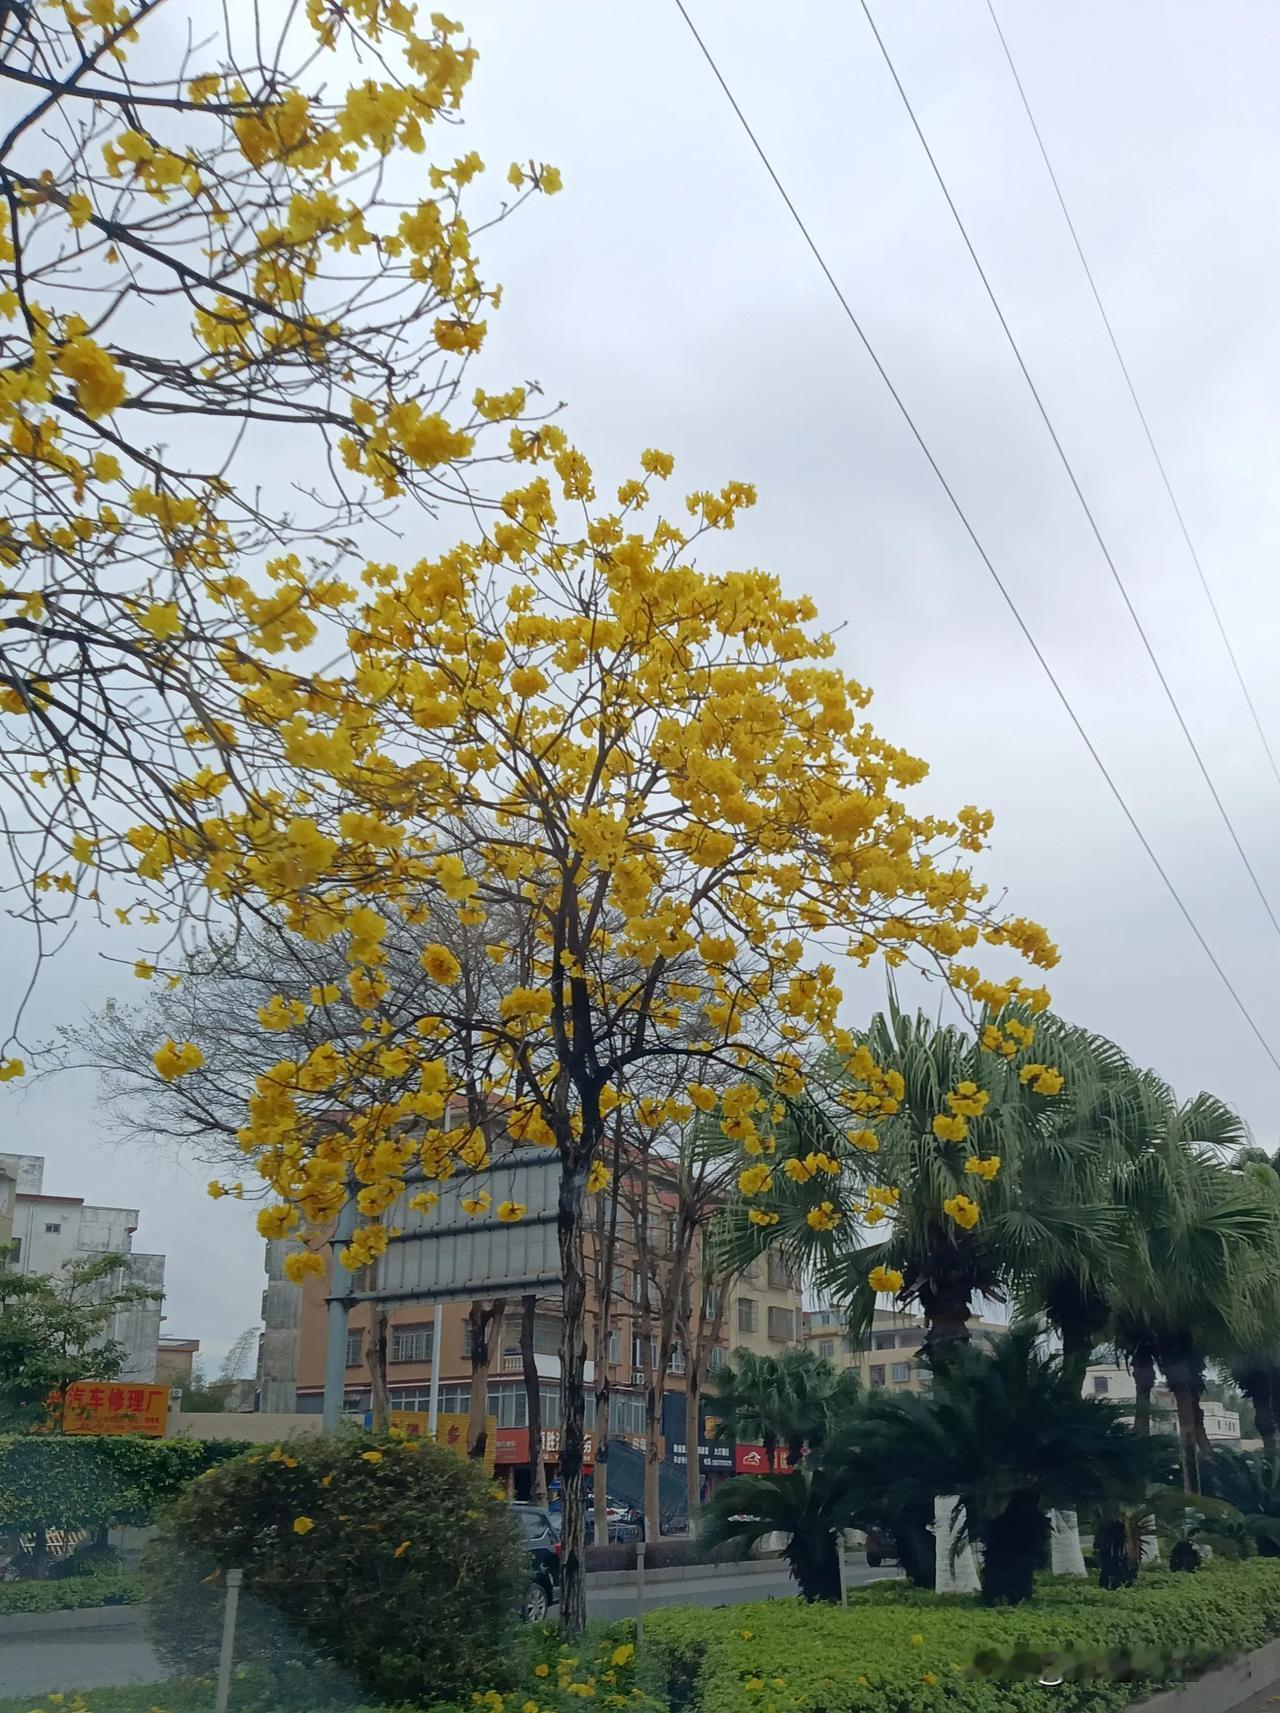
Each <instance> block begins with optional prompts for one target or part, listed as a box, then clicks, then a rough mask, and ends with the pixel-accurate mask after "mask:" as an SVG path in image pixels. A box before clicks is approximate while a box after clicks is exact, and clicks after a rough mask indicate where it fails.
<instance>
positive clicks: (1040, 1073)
mask: <svg viewBox="0 0 1280 1713" xmlns="http://www.w3.org/2000/svg"><path fill="white" fill-rule="evenodd" d="M1018 1080H1019V1082H1021V1083H1023V1084H1024V1085H1025V1084H1026V1083H1030V1084H1031V1086H1032V1088H1033V1089H1034V1090H1035V1092H1036V1093H1037V1094H1061V1093H1062V1085H1063V1082H1064V1080H1065V1079H1064V1078H1063V1075H1062V1072H1061V1071H1058V1070H1055V1069H1054V1068H1053V1067H1052V1066H1051V1065H1023V1067H1022V1069H1021V1070H1020V1071H1019V1072H1018Z"/></svg>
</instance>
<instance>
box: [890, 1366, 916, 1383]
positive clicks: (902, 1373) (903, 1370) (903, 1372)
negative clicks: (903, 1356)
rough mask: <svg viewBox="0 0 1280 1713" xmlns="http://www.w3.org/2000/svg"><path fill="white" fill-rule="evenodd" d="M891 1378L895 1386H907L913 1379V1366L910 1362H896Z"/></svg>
mask: <svg viewBox="0 0 1280 1713" xmlns="http://www.w3.org/2000/svg"><path fill="white" fill-rule="evenodd" d="M889 1378H890V1379H891V1380H892V1381H893V1383H894V1385H895V1386H902V1385H905V1384H906V1382H907V1381H908V1380H909V1379H910V1378H911V1364H910V1363H909V1362H895V1363H894V1364H893V1366H892V1367H891V1368H890V1370H889Z"/></svg>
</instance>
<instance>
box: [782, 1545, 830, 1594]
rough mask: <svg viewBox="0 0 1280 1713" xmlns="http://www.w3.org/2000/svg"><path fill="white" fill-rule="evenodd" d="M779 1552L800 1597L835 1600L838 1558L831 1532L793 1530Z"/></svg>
mask: <svg viewBox="0 0 1280 1713" xmlns="http://www.w3.org/2000/svg"><path fill="white" fill-rule="evenodd" d="M782 1556H783V1557H784V1558H785V1559H786V1561H787V1564H788V1565H789V1567H790V1570H791V1574H792V1576H794V1577H795V1579H796V1582H797V1583H798V1585H799V1588H800V1596H801V1598H802V1599H804V1600H808V1601H811V1602H812V1601H816V1600H829V1601H838V1600H839V1598H840V1559H839V1547H838V1537H837V1536H836V1535H835V1534H833V1533H831V1532H830V1531H829V1530H824V1531H822V1532H820V1533H819V1532H815V1533H813V1534H812V1535H809V1534H805V1533H796V1534H794V1535H792V1536H791V1539H790V1540H789V1541H788V1542H787V1544H786V1546H785V1547H784V1548H783V1551H782Z"/></svg>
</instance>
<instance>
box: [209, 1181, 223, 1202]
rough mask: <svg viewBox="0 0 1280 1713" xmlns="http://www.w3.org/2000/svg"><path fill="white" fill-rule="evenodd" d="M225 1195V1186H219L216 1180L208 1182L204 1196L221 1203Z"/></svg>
mask: <svg viewBox="0 0 1280 1713" xmlns="http://www.w3.org/2000/svg"><path fill="white" fill-rule="evenodd" d="M226 1193H227V1191H226V1186H225V1184H220V1183H219V1182H218V1180H217V1178H211V1179H210V1180H209V1183H208V1185H207V1186H206V1189H205V1194H206V1195H207V1196H208V1197H209V1198H210V1200H211V1201H221V1199H222V1197H223V1196H224V1195H226Z"/></svg>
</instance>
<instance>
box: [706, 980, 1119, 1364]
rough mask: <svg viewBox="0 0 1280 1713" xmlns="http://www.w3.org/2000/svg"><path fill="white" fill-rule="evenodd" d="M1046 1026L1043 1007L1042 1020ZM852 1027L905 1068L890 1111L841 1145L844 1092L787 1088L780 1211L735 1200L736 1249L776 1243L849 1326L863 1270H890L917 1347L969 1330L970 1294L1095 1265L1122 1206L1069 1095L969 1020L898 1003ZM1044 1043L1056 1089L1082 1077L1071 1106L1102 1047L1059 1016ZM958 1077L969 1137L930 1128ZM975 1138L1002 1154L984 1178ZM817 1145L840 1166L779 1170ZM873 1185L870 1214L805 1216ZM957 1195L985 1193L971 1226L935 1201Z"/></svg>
mask: <svg viewBox="0 0 1280 1713" xmlns="http://www.w3.org/2000/svg"><path fill="white" fill-rule="evenodd" d="M1046 1027H1047V1026H1046V1024H1045V1020H1044V1019H1040V1020H1038V1021H1037V1024H1036V1028H1037V1030H1039V1029H1042V1028H1046ZM1092 1039H1093V1038H1091V1037H1083V1036H1082V1037H1081V1041H1082V1042H1083V1043H1090V1042H1092ZM857 1040H858V1042H859V1043H860V1044H865V1045H866V1046H867V1048H868V1049H869V1051H870V1052H871V1055H872V1057H873V1058H874V1059H875V1060H876V1062H877V1063H878V1064H879V1065H881V1066H884V1067H888V1068H891V1069H892V1070H893V1071H895V1072H896V1073H897V1074H898V1075H899V1076H900V1077H901V1079H902V1098H901V1101H900V1103H899V1107H898V1110H897V1112H896V1113H895V1114H894V1115H893V1116H891V1117H889V1118H888V1119H886V1120H884V1121H883V1122H881V1124H880V1125H879V1127H878V1130H877V1140H878V1148H877V1150H876V1151H875V1152H874V1153H867V1152H863V1151H860V1150H859V1149H857V1148H851V1147H850V1146H849V1144H848V1142H847V1141H846V1139H845V1132H846V1130H847V1127H848V1125H849V1115H848V1113H847V1112H842V1111H840V1110H839V1103H838V1101H837V1102H836V1103H835V1105H834V1108H833V1109H832V1110H828V1108H827V1106H826V1105H824V1104H823V1102H822V1101H820V1100H819V1099H817V1098H813V1097H804V1098H800V1099H794V1100H790V1101H784V1102H783V1105H784V1108H785V1116H784V1120H783V1122H782V1123H781V1125H780V1126H779V1130H778V1137H777V1154H776V1156H775V1158H776V1160H778V1161H780V1162H783V1168H782V1170H778V1169H776V1168H775V1170H774V1174H773V1178H774V1184H773V1189H772V1191H771V1194H770V1200H769V1204H768V1205H769V1209H770V1211H771V1212H773V1213H776V1214H777V1216H778V1217H777V1222H776V1223H775V1224H773V1225H770V1226H767V1227H758V1226H754V1227H753V1226H751V1225H750V1224H749V1223H748V1216H747V1214H746V1213H745V1212H742V1213H741V1214H740V1216H739V1218H738V1219H737V1220H736V1221H731V1222H729V1223H728V1224H727V1226H726V1230H727V1232H728V1233H729V1237H728V1240H727V1241H728V1246H729V1249H730V1252H731V1253H732V1254H733V1255H734V1257H735V1258H738V1257H739V1256H740V1255H743V1254H748V1255H749V1254H750V1253H755V1252H758V1251H759V1250H760V1249H762V1248H765V1247H767V1246H769V1245H771V1244H778V1245H779V1246H780V1247H781V1248H782V1249H783V1251H784V1253H786V1254H787V1255H788V1258H789V1259H790V1260H791V1262H792V1263H793V1265H794V1266H796V1267H797V1269H798V1270H801V1271H807V1272H809V1273H810V1274H811V1275H812V1276H813V1277H814V1279H815V1283H816V1285H817V1287H818V1288H819V1289H820V1290H821V1291H823V1292H824V1293H825V1294H829V1295H830V1296H832V1297H834V1298H835V1299H836V1300H837V1301H839V1302H840V1303H842V1305H844V1306H845V1307H846V1309H847V1311H848V1314H849V1320H850V1331H851V1334H852V1335H853V1336H855V1337H856V1336H858V1334H859V1333H865V1332H866V1331H867V1330H868V1329H869V1328H870V1326H871V1324H872V1317H873V1314H874V1310H875V1306H876V1298H877V1292H876V1290H875V1288H874V1287H873V1285H872V1284H871V1282H870V1275H871V1274H872V1272H873V1271H874V1270H875V1269H876V1268H877V1267H883V1268H886V1269H889V1270H891V1271H893V1272H897V1273H900V1274H901V1275H902V1286H901V1288H900V1290H899V1292H898V1296H899V1300H900V1301H901V1302H903V1303H904V1304H910V1303H917V1304H918V1305H919V1307H920V1309H921V1311H922V1313H923V1315H924V1318H925V1322H926V1332H925V1340H924V1344H925V1348H926V1349H927V1350H937V1349H939V1348H941V1347H943V1346H946V1345H952V1344H964V1343H966V1342H967V1341H968V1337H969V1329H968V1322H969V1319H970V1317H971V1316H972V1315H973V1314H974V1312H975V1311H976V1308H977V1306H978V1303H979V1301H980V1300H981V1299H983V1298H988V1299H995V1300H1000V1299H1002V1298H1004V1297H1006V1296H1008V1295H1009V1294H1010V1293H1016V1292H1017V1291H1018V1290H1019V1289H1021V1287H1022V1286H1023V1285H1024V1284H1025V1283H1026V1281H1028V1280H1030V1279H1031V1278H1032V1277H1033V1276H1034V1275H1035V1274H1036V1272H1037V1270H1039V1271H1041V1272H1043V1271H1045V1270H1046V1269H1050V1270H1051V1269H1053V1268H1055V1267H1056V1268H1058V1269H1059V1270H1060V1271H1062V1272H1064V1273H1065V1272H1066V1271H1067V1270H1068V1269H1069V1268H1070V1269H1072V1270H1073V1271H1074V1274H1075V1275H1076V1276H1079V1277H1081V1278H1083V1279H1084V1280H1086V1281H1093V1280H1095V1279H1100V1278H1102V1277H1103V1276H1104V1274H1105V1267H1106V1258H1107V1256H1108V1254H1109V1252H1110V1250H1111V1248H1112V1246H1113V1243H1114V1239H1115V1234H1116V1230H1117V1224H1118V1215H1117V1212H1116V1210H1115V1209H1114V1208H1112V1207H1111V1206H1110V1205H1109V1203H1108V1201H1107V1199H1106V1197H1105V1195H1104V1194H1102V1193H1100V1184H1101V1181H1102V1179H1101V1167H1100V1161H1101V1158H1102V1144H1101V1142H1100V1140H1099V1139H1098V1138H1097V1137H1096V1136H1095V1135H1093V1134H1092V1133H1091V1132H1090V1131H1089V1129H1088V1128H1087V1127H1081V1126H1074V1127H1073V1126H1072V1125H1070V1124H1069V1123H1067V1122H1065V1120H1064V1116H1063V1111H1064V1108H1063V1097H1049V1096H1045V1095H1041V1094H1038V1093H1037V1092H1036V1090H1035V1087H1034V1085H1033V1084H1026V1083H1024V1082H1023V1081H1022V1079H1021V1077H1020V1074H1019V1067H1018V1064H1017V1063H1016V1061H1015V1062H1010V1061H1007V1060H1005V1059H1004V1058H1003V1057H1001V1056H1000V1055H999V1054H996V1053H990V1052H985V1051H983V1050H982V1048H981V1046H980V1044H979V1040H978V1038H977V1037H975V1036H974V1035H973V1034H971V1033H970V1032H968V1031H967V1030H964V1029H960V1028H956V1027H942V1026H939V1025H937V1024H935V1023H933V1022H932V1021H931V1020H930V1019H929V1018H928V1017H926V1016H925V1015H924V1014H923V1013H917V1014H916V1015H915V1016H909V1015H908V1014H907V1013H905V1012H903V1011H901V1010H900V1009H899V1008H898V1007H897V1006H896V1004H891V1005H890V1007H889V1009H888V1011H887V1012H886V1013H884V1014H881V1015H879V1016H877V1017H875V1018H874V1019H873V1020H872V1022H871V1025H870V1027H869V1028H868V1029H867V1030H866V1031H865V1032H864V1033H863V1034H861V1035H859V1036H858V1037H857ZM1052 1048H1053V1055H1054V1057H1053V1062H1054V1063H1055V1064H1058V1065H1060V1067H1061V1068H1062V1069H1063V1071H1064V1075H1065V1076H1066V1089H1067V1090H1072V1089H1075V1090H1076V1091H1077V1093H1076V1095H1075V1096H1074V1097H1071V1096H1069V1095H1068V1096H1067V1101H1066V1104H1067V1107H1068V1108H1069V1107H1070V1103H1071V1100H1072V1098H1074V1099H1076V1100H1083V1091H1084V1090H1085V1089H1086V1088H1087V1087H1091V1086H1092V1079H1093V1078H1094V1077H1095V1076H1096V1075H1097V1074H1098V1073H1097V1070H1096V1067H1095V1065H1094V1063H1093V1062H1092V1060H1093V1057H1096V1055H1093V1054H1091V1052H1090V1051H1086V1049H1085V1045H1082V1044H1080V1043H1077V1041H1076V1032H1073V1031H1070V1030H1068V1029H1066V1028H1065V1026H1058V1029H1057V1033H1056V1035H1055V1036H1054V1037H1053V1041H1052ZM1036 1051H1037V1053H1039V1051H1040V1046H1039V1037H1037V1046H1036ZM1117 1051H1118V1050H1117ZM962 1084H969V1085H972V1086H973V1087H974V1088H976V1089H977V1090H979V1091H980V1093H981V1094H982V1095H985V1097H986V1107H985V1111H984V1112H983V1113H982V1115H981V1116H980V1117H976V1118H972V1119H970V1120H969V1135H968V1136H967V1137H966V1138H965V1140H963V1141H948V1140H944V1139H940V1138H939V1137H938V1136H937V1135H936V1134H935V1132H934V1128H933V1125H934V1120H935V1119H936V1118H937V1117H938V1116H939V1115H946V1114H947V1112H948V1096H949V1095H951V1094H953V1093H954V1092H955V1091H956V1090H958V1089H959V1088H960V1087H961V1085H962ZM846 1092H848V1091H846ZM837 1114H838V1116H837ZM975 1151H976V1152H977V1154H978V1155H979V1156H981V1157H982V1158H984V1159H990V1158H991V1157H993V1156H998V1157H999V1162H1000V1163H999V1167H998V1170H996V1172H995V1175H994V1176H993V1177H992V1178H991V1179H990V1181H984V1179H983V1177H982V1176H981V1175H979V1174H975V1173H974V1172H973V1171H970V1170H968V1169H967V1167H968V1166H969V1165H970V1163H971V1162H972V1161H973V1159H974V1155H975ZM814 1153H818V1154H821V1155H825V1156H826V1157H827V1158H829V1159H831V1160H833V1161H836V1162H838V1163H839V1168H840V1175H839V1178H838V1179H837V1180H835V1181H834V1182H833V1180H832V1178H831V1177H830V1176H828V1175H825V1174H819V1175H817V1176H815V1177H812V1178H810V1179H807V1180H805V1181H803V1182H799V1183H797V1182H794V1181H792V1180H791V1179H790V1178H788V1177H786V1176H784V1173H785V1171H786V1169H787V1168H786V1164H785V1162H787V1161H789V1160H791V1159H799V1160H803V1159H805V1158H806V1157H807V1156H811V1155H812V1154H814ZM878 1185H893V1186H896V1188H897V1190H898V1200H897V1204H896V1206H895V1207H894V1208H893V1209H892V1210H891V1213H889V1212H885V1213H882V1214H881V1215H880V1218H879V1222H876V1221H877V1215H876V1213H875V1212H873V1214H872V1216H871V1220H864V1219H861V1218H842V1219H840V1220H839V1221H838V1222H837V1223H836V1224H835V1226H834V1228H833V1229H829V1230H821V1229H820V1230H818V1231H815V1230H814V1229H813V1228H812V1225H811V1223H810V1220H809V1215H810V1213H811V1212H812V1211H813V1210H814V1208H815V1207H817V1206H819V1205H820V1204H821V1202H822V1201H823V1200H824V1199H833V1200H834V1202H835V1204H836V1206H837V1208H838V1209H845V1208H854V1207H857V1206H859V1205H860V1204H861V1202H862V1200H863V1198H864V1197H865V1195H866V1192H867V1190H868V1189H869V1188H870V1187H872V1186H878ZM957 1195H962V1196H965V1197H967V1198H968V1199H969V1200H971V1201H974V1202H976V1203H978V1204H979V1206H980V1213H981V1217H980V1218H979V1220H978V1222H977V1223H976V1224H974V1225H972V1226H970V1227H965V1226H963V1225H961V1224H960V1223H958V1222H957V1221H956V1220H954V1219H952V1218H951V1217H949V1216H948V1214H947V1213H946V1212H945V1211H944V1203H946V1202H948V1201H949V1200H950V1199H951V1198H953V1197H955V1196H957ZM882 1232H886V1233H887V1235H883V1236H882V1235H881V1233H882Z"/></svg>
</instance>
